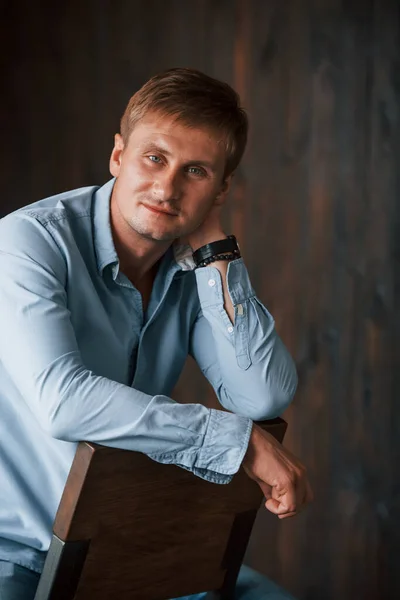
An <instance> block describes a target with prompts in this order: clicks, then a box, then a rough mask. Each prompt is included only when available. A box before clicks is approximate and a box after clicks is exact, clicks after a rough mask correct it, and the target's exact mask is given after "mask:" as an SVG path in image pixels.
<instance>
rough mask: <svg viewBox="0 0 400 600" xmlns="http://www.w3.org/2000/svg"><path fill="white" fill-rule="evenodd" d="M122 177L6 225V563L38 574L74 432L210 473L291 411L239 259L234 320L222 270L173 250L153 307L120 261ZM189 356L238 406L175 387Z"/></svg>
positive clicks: (289, 365)
mask: <svg viewBox="0 0 400 600" xmlns="http://www.w3.org/2000/svg"><path fill="white" fill-rule="evenodd" d="M113 184H114V180H111V181H110V182H108V183H107V184H106V185H104V186H103V187H101V188H98V187H87V188H82V189H78V190H73V191H71V192H67V193H64V194H60V195H58V196H53V197H51V198H47V199H45V200H41V201H40V202H36V203H34V204H31V205H29V206H26V207H24V208H22V209H20V210H17V211H16V212H14V213H12V214H10V215H8V216H6V217H5V218H3V219H1V220H0V559H5V560H10V561H12V562H15V563H18V564H20V565H22V566H25V567H28V568H30V569H33V570H36V571H40V570H41V568H42V565H43V561H44V557H45V552H46V551H47V550H48V547H49V543H50V538H51V530H52V524H53V520H54V517H55V513H56V510H57V507H58V504H59V501H60V498H61V494H62V491H63V488H64V485H65V481H66V478H67V475H68V472H69V469H70V467H71V463H72V460H73V458H74V454H75V450H76V445H77V442H78V441H80V440H87V441H91V442H97V443H99V444H104V445H107V446H114V447H118V448H126V449H129V450H136V451H139V452H143V453H145V454H147V455H149V456H150V457H151V458H152V459H154V460H156V461H158V462H162V463H175V464H177V465H179V466H181V467H183V468H185V469H189V470H190V471H192V472H193V473H194V474H195V475H197V476H200V477H203V478H205V479H208V480H209V481H212V482H215V483H228V482H229V481H230V480H231V478H232V476H233V475H234V474H235V473H236V472H237V471H238V469H239V467H240V464H241V462H242V460H243V457H244V455H245V452H246V449H247V446H248V441H249V436H250V433H251V427H252V420H261V419H268V418H273V417H276V416H277V415H279V414H280V413H282V411H283V410H284V409H285V408H286V407H287V405H288V403H289V402H290V400H291V398H292V396H293V394H294V392H295V388H296V384H297V377H296V372H295V367H294V364H293V361H292V359H291V358H290V355H289V354H288V352H287V350H286V349H285V347H284V345H283V344H282V342H281V340H280V338H279V337H278V335H277V333H276V331H275V327H274V321H273V318H272V317H271V315H270V314H269V312H268V311H267V310H266V308H265V307H264V306H263V305H262V304H261V303H260V301H259V300H258V299H257V297H256V296H255V293H254V290H253V289H252V287H251V284H250V281H249V278H248V274H247V270H246V268H245V266H244V264H243V261H242V259H239V260H235V261H233V262H231V263H230V264H229V268H228V274H227V282H228V289H229V294H230V297H231V299H232V302H233V305H234V307H235V324H234V326H233V325H232V324H231V322H230V320H229V318H228V315H227V313H226V312H225V310H224V306H223V303H224V301H223V290H222V283H221V276H220V273H219V271H218V270H217V269H216V268H215V267H205V268H201V269H197V270H195V271H194V270H192V267H193V264H192V263H191V259H190V256H189V257H188V255H187V253H186V255H185V249H182V248H175V247H173V246H172V247H171V248H170V249H169V250H168V252H167V253H166V254H165V255H164V257H163V259H162V261H161V264H160V267H159V270H158V273H157V276H156V280H155V283H154V287H153V290H152V294H151V298H150V302H149V305H148V308H147V310H146V311H143V307H142V300H141V295H140V293H139V292H138V290H136V288H135V287H134V286H133V285H132V284H131V282H130V281H129V280H128V279H127V277H125V275H124V274H123V273H122V272H121V271H120V270H119V262H118V257H117V254H116V251H115V247H114V244H113V238H112V233H111V228H110V217H109V212H110V195H111V191H112V187H113ZM188 354H191V355H192V356H193V357H194V358H195V360H196V361H197V363H198V364H199V366H200V369H201V370H202V372H203V373H204V375H205V376H206V377H207V379H208V380H209V381H210V383H211V384H212V386H213V388H214V390H215V393H216V394H217V396H218V399H219V402H220V403H221V404H222V405H223V406H224V407H225V408H226V409H228V410H229V411H232V412H225V411H222V410H214V409H209V408H206V407H204V406H202V405H200V404H179V403H176V402H174V401H173V400H172V399H171V398H170V397H169V396H170V394H171V392H172V390H173V388H174V386H175V384H176V383H177V381H178V378H179V375H180V373H181V371H182V368H183V366H184V363H185V361H186V358H187V355H188Z"/></svg>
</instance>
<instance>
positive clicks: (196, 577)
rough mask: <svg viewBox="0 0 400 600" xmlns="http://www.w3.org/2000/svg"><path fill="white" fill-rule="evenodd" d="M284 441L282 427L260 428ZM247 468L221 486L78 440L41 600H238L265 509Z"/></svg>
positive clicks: (272, 423) (43, 578)
mask: <svg viewBox="0 0 400 600" xmlns="http://www.w3.org/2000/svg"><path fill="white" fill-rule="evenodd" d="M259 425H261V426H262V427H263V428H264V429H265V430H267V431H269V432H270V433H271V434H272V435H274V436H275V437H276V438H277V439H278V440H279V441H282V439H283V436H284V434H285V430H286V423H285V422H284V421H283V420H282V419H274V420H272V421H264V422H262V423H259ZM262 498H263V496H262V492H261V490H260V488H259V487H258V485H257V484H256V483H255V482H254V481H252V480H250V479H249V477H247V475H246V474H245V473H244V471H243V469H240V470H239V472H238V473H237V474H236V475H235V476H234V477H233V479H232V481H231V483H229V484H228V485H216V484H213V483H209V482H208V481H205V480H202V479H200V478H198V477H196V476H194V475H193V474H192V473H190V472H189V471H186V470H184V469H182V468H179V467H177V466H175V465H164V464H159V463H157V462H154V461H152V460H151V459H150V458H148V457H147V456H145V455H144V454H141V453H138V452H130V451H127V450H118V449H114V448H108V447H105V446H99V445H96V444H91V443H87V442H81V443H80V444H79V445H78V449H77V452H76V455H75V459H74V461H73V464H72V467H71V471H70V473H69V476H68V479H67V483H66V486H65V489H64V493H63V496H62V498H61V502H60V505H59V509H58V512H57V515H56V519H55V521H54V527H53V538H52V542H51V545H50V549H49V552H48V554H47V558H46V561H45V565H44V570H43V573H42V576H41V578H40V581H39V586H38V589H37V592H36V596H35V600H72V599H74V600H92V599H93V598H96V600H106V599H111V598H112V599H114V598H115V599H118V600H123V599H124V598H135V599H137V600H166V599H168V598H176V597H179V596H183V595H188V594H194V593H197V592H203V591H207V590H210V591H211V590H215V594H214V596H213V597H215V598H221V599H228V598H233V589H234V587H235V583H236V579H237V575H238V572H239V569H240V566H241V563H242V560H243V557H244V554H245V551H246V547H247V543H248V540H249V537H250V533H251V529H252V526H253V523H254V519H255V516H256V513H257V510H258V508H259V507H260V504H261V501H262Z"/></svg>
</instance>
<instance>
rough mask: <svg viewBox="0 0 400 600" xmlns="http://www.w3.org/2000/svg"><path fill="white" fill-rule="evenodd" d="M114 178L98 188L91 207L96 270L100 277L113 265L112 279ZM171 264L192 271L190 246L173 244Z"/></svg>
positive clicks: (116, 271)
mask: <svg viewBox="0 0 400 600" xmlns="http://www.w3.org/2000/svg"><path fill="white" fill-rule="evenodd" d="M114 183H115V178H113V179H111V180H110V181H108V182H107V183H106V184H105V185H103V186H102V187H100V188H99V189H98V190H97V191H96V192H95V196H94V206H93V231H94V247H95V251H96V259H97V269H98V271H99V273H100V275H102V274H103V271H104V269H105V268H106V267H107V266H108V265H114V266H115V267H116V268H115V269H114V279H115V277H116V276H117V274H118V268H117V267H118V265H119V260H118V255H117V252H116V250H115V246H114V240H113V237H112V231H111V223H110V199H111V193H112V190H113V187H114ZM172 250H173V261H172V262H173V263H175V269H176V266H178V269H176V270H179V269H180V270H182V271H192V270H193V269H194V267H195V264H194V261H193V258H192V250H191V248H190V246H184V245H181V244H177V243H174V244H173V245H172Z"/></svg>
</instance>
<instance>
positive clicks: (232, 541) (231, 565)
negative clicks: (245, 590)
mask: <svg viewBox="0 0 400 600" xmlns="http://www.w3.org/2000/svg"><path fill="white" fill-rule="evenodd" d="M256 516H257V510H249V511H247V512H244V513H241V514H239V515H237V517H236V518H235V520H234V522H233V526H232V530H231V535H230V537H229V541H228V545H227V547H226V551H225V557H224V564H225V565H226V567H227V571H226V575H225V580H224V583H223V584H222V587H221V588H220V589H219V590H216V593H217V596H216V598H218V600H234V597H235V587H236V581H237V578H238V575H239V571H240V568H241V566H242V563H243V559H244V555H245V553H246V549H247V543H248V541H249V540H250V534H251V530H252V529H253V525H254V521H255V518H256ZM246 541H247V543H246ZM207 600H208V599H207Z"/></svg>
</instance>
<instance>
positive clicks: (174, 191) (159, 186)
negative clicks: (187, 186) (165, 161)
mask: <svg viewBox="0 0 400 600" xmlns="http://www.w3.org/2000/svg"><path fill="white" fill-rule="evenodd" d="M181 193H182V192H181V177H180V174H179V172H177V171H175V170H172V169H171V170H167V169H165V170H164V171H163V172H162V173H159V174H158V175H157V178H156V180H155V182H154V185H153V194H154V196H155V197H156V198H157V200H159V201H160V202H168V201H170V200H179V198H180V196H181Z"/></svg>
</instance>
